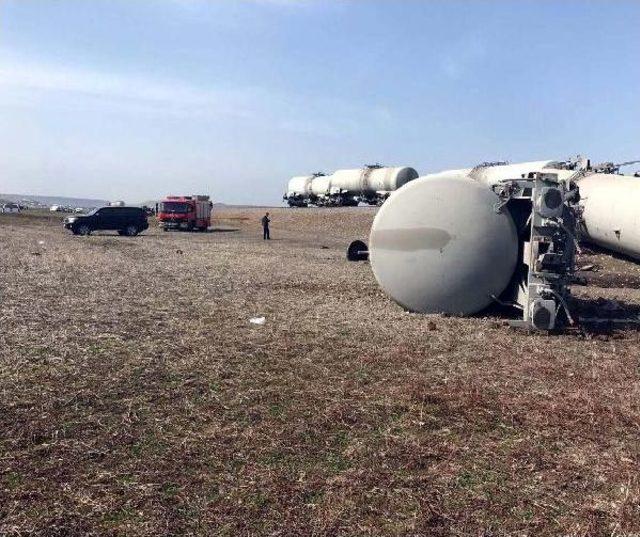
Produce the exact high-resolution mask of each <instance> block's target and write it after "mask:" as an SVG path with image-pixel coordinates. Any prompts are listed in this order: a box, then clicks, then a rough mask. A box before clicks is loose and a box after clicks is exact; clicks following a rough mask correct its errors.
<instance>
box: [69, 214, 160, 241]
mask: <svg viewBox="0 0 640 537" xmlns="http://www.w3.org/2000/svg"><path fill="white" fill-rule="evenodd" d="M63 225H64V227H65V229H69V230H71V231H72V232H73V234H74V235H89V234H90V233H91V232H92V231H98V230H100V231H117V232H118V233H119V234H120V235H127V236H129V237H133V236H134V235H137V234H138V233H141V232H142V231H144V230H145V229H147V228H148V227H149V222H148V221H147V215H146V214H145V212H144V211H143V210H142V209H141V208H140V207H98V208H97V209H94V210H93V211H91V212H89V213H88V214H82V215H77V216H69V217H67V218H65V219H64V224H63Z"/></svg>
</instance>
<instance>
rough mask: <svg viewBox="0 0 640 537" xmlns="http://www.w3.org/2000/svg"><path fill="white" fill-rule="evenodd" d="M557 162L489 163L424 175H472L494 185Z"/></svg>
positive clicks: (428, 176)
mask: <svg viewBox="0 0 640 537" xmlns="http://www.w3.org/2000/svg"><path fill="white" fill-rule="evenodd" d="M555 163H556V161H553V160H534V161H530V162H518V163H515V164H487V165H480V166H476V167H474V168H461V169H458V170H444V171H442V172H437V173H429V174H427V175H425V176H424V177H426V178H429V179H437V178H440V177H449V178H451V177H458V178H461V177H471V178H472V179H475V180H476V181H478V182H480V183H483V184H486V185H488V186H493V185H494V184H496V183H497V182H499V181H501V180H503V179H519V178H520V177H522V176H523V175H527V174H529V173H532V172H539V171H542V170H543V169H546V168H548V167H552V166H553V164H555Z"/></svg>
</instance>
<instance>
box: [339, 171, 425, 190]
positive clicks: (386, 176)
mask: <svg viewBox="0 0 640 537" xmlns="http://www.w3.org/2000/svg"><path fill="white" fill-rule="evenodd" d="M329 177H331V187H332V188H335V189H340V190H342V191H343V192H348V193H350V194H352V195H354V196H360V195H367V194H375V193H376V192H393V191H395V190H397V189H398V188H400V187H401V186H403V185H405V184H406V183H408V182H409V181H412V180H413V179H417V178H418V172H417V171H416V170H414V169H413V168H410V167H408V166H402V167H397V168H383V167H374V166H371V167H368V166H367V167H364V168H357V169H351V170H337V171H335V172H333V173H332V174H331V175H330V176H329Z"/></svg>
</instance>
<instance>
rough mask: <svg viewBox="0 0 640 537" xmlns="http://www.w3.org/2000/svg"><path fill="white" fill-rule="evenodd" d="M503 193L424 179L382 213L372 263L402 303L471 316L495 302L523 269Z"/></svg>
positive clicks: (446, 179) (459, 180) (381, 280)
mask: <svg viewBox="0 0 640 537" xmlns="http://www.w3.org/2000/svg"><path fill="white" fill-rule="evenodd" d="M496 201H497V197H496V195H495V194H494V193H493V192H492V191H491V190H490V189H488V188H486V186H485V185H482V184H479V183H477V182H475V181H473V180H471V179H468V178H467V179H462V178H460V177H456V176H451V177H446V176H444V177H440V178H435V179H429V178H426V179H418V180H415V181H411V182H410V183H408V184H407V185H405V186H404V187H402V188H401V189H399V190H398V191H397V192H396V193H395V194H394V195H393V196H391V197H390V198H389V200H388V201H387V202H386V203H385V204H384V205H383V206H382V208H381V209H380V211H379V212H378V214H377V215H376V217H375V220H374V222H373V226H372V228H371V234H370V237H369V252H370V261H371V268H372V270H373V273H374V275H375V277H376V279H377V280H378V283H379V284H380V286H381V287H382V288H383V289H384V290H385V291H386V292H387V293H388V294H389V295H390V296H391V298H393V299H394V300H395V301H396V302H398V303H399V304H400V305H402V306H404V307H405V308H407V309H409V310H411V311H416V312H422V313H450V314H462V315H468V314H473V313H476V312H478V311H480V310H482V309H484V308H485V307H487V306H488V305H489V304H491V302H492V301H493V300H494V298H493V297H498V296H499V295H500V294H501V293H502V292H503V291H504V290H505V288H506V287H507V285H508V284H509V281H510V280H511V277H512V276H513V273H514V271H515V268H516V262H517V256H518V237H517V233H516V228H515V224H514V222H513V220H512V218H511V217H510V216H509V214H508V212H506V211H503V212H496V211H495V210H494V206H495V204H496Z"/></svg>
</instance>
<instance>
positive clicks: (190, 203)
mask: <svg viewBox="0 0 640 537" xmlns="http://www.w3.org/2000/svg"><path fill="white" fill-rule="evenodd" d="M212 207H213V203H212V202H211V200H210V199H209V196H201V195H194V196H167V197H166V198H165V199H163V200H162V201H161V202H160V203H158V207H157V215H158V224H159V226H160V227H161V228H162V229H163V230H164V231H169V230H170V229H182V230H185V231H194V230H198V231H206V230H207V229H208V228H209V226H210V225H211V209H212Z"/></svg>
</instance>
